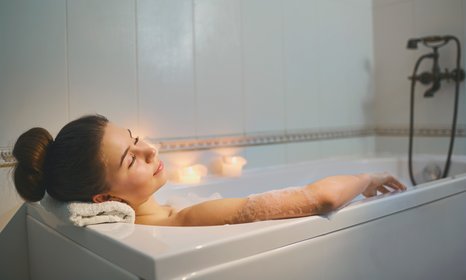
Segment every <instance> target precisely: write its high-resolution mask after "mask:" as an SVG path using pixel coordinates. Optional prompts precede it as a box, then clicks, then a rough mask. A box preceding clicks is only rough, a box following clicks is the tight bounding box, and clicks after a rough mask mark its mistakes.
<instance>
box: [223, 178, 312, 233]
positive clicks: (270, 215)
mask: <svg viewBox="0 0 466 280" xmlns="http://www.w3.org/2000/svg"><path fill="white" fill-rule="evenodd" d="M247 198H248V200H247V202H246V204H245V205H244V206H243V207H242V208H241V209H240V210H239V211H238V213H237V214H236V215H235V216H234V217H233V218H232V221H230V222H231V223H235V224H236V223H247V222H254V221H262V220H272V219H283V218H294V217H303V216H308V215H312V214H316V213H317V210H318V205H317V200H316V198H315V197H314V195H313V194H312V193H311V192H310V191H309V189H306V188H303V187H289V188H285V189H280V190H272V191H268V192H264V193H261V194H253V195H250V196H248V197H247Z"/></svg>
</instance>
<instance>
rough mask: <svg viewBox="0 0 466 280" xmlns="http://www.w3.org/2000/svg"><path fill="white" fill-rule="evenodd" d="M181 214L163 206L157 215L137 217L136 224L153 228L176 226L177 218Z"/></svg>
mask: <svg viewBox="0 0 466 280" xmlns="http://www.w3.org/2000/svg"><path fill="white" fill-rule="evenodd" d="M178 213H179V212H178V211H176V209H175V208H173V207H170V206H163V207H162V208H161V209H160V211H158V212H157V213H153V214H149V215H137V216H136V224H142V225H153V226H175V225H177V223H176V222H175V221H176V217H177V214H178Z"/></svg>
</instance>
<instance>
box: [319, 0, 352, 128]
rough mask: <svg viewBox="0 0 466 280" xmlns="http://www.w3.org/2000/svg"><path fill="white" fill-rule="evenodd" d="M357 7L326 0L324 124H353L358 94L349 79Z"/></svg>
mask: <svg viewBox="0 0 466 280" xmlns="http://www.w3.org/2000/svg"><path fill="white" fill-rule="evenodd" d="M354 10H355V9H354V8H352V7H349V6H347V5H344V4H342V3H341V2H337V1H323V4H322V5H321V11H320V13H319V15H320V26H321V30H320V37H319V41H320V49H319V57H320V59H321V60H320V64H319V66H318V67H319V70H320V72H321V75H320V83H321V87H320V96H319V108H321V109H320V115H319V118H320V119H321V125H320V126H321V127H341V126H346V125H350V123H351V112H352V106H350V104H351V102H350V100H352V99H353V98H354V96H353V95H352V93H353V92H354V89H353V86H352V84H351V81H350V79H349V71H350V69H351V66H352V65H351V63H352V62H350V59H351V58H350V57H351V56H354V54H353V52H354V49H353V48H352V47H351V48H350V46H351V43H350V40H353V39H352V38H351V34H352V33H353V31H352V28H351V25H352V24H351V21H352V17H354V16H356V15H355V14H353V12H354Z"/></svg>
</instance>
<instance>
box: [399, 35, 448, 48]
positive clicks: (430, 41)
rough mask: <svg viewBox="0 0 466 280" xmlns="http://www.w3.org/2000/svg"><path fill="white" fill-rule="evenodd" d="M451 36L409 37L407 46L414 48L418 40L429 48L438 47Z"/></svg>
mask: <svg viewBox="0 0 466 280" xmlns="http://www.w3.org/2000/svg"><path fill="white" fill-rule="evenodd" d="M450 39H451V36H427V37H421V38H411V39H409V40H408V44H407V46H406V47H407V48H408V49H410V50H416V49H417V45H418V44H419V42H421V43H423V44H424V46H426V47H429V48H438V47H441V46H443V45H445V44H446V43H448V41H450Z"/></svg>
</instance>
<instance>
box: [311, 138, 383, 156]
mask: <svg viewBox="0 0 466 280" xmlns="http://www.w3.org/2000/svg"><path fill="white" fill-rule="evenodd" d="M374 150H375V140H374V138H373V137H357V138H342V139H331V140H325V141H321V143H320V157H321V158H338V157H364V156H367V155H372V154H373V153H374Z"/></svg>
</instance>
